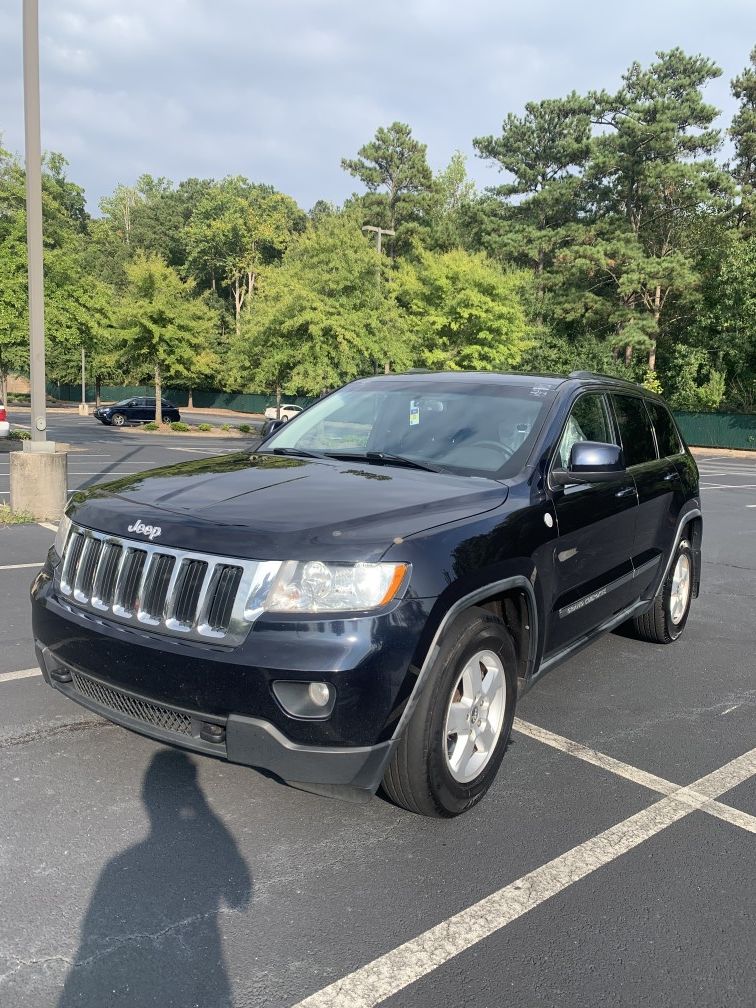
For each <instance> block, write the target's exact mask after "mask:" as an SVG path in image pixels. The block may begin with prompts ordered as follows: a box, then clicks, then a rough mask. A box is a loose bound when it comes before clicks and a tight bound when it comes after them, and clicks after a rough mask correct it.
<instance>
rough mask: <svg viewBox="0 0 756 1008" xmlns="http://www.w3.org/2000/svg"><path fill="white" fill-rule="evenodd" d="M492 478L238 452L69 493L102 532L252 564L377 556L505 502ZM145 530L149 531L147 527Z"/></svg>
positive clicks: (77, 513) (76, 514) (82, 518)
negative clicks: (146, 537)
mask: <svg viewBox="0 0 756 1008" xmlns="http://www.w3.org/2000/svg"><path fill="white" fill-rule="evenodd" d="M506 496H507V487H506V486H505V485H503V484H502V483H498V482H496V481H494V480H487V479H481V478H477V477H466V476H454V475H447V474H442V473H430V472H423V471H421V470H417V469H405V468H401V467H399V466H389V465H383V464H381V463H377V464H366V463H363V462H356V461H355V462H344V461H336V460H331V459H323V460H320V459H303V458H302V459H300V458H290V457H284V456H279V455H272V454H264V453H259V454H252V455H250V454H248V453H247V452H243V453H242V452H238V453H236V452H235V453H233V454H228V455H222V456H218V457H214V458H208V459H202V460H199V461H191V462H184V463H179V464H177V465H172V466H165V467H163V468H160V469H153V470H150V471H147V472H143V473H138V474H134V475H129V476H128V477H127V478H124V479H120V480H116V481H115V482H112V483H107V484H104V485H101V486H97V487H94V488H92V489H91V490H87V491H84V492H79V493H76V494H75V495H74V497H73V502H72V505H71V507H70V509H69V512H68V513H69V515H70V516H71V517H72V518H73V520H74V521H76V522H78V523H80V524H82V525H84V526H86V527H88V528H93V529H97V530H99V531H102V532H109V533H112V534H114V535H118V536H125V537H127V538H135V539H139V538H141V536H140V534H139V533H137V532H135V531H134V530H132V531H129V526H130V525H131V526H133V525H136V523H137V522H141V523H142V524H143V525H152V526H153V528H154V526H158V527H159V528H160V533H159V534H158V535H155V536H154V537H153V539H152V540H151V541H152V544H153V545H157V544H160V543H162V544H165V545H166V546H174V547H177V548H180V549H189V550H199V551H204V552H211V553H220V554H225V555H226V556H239V557H249V558H251V559H256V560H273V559H275V560H280V559H289V558H291V559H303V560H307V559H313V558H315V557H320V558H322V559H326V560H327V559H333V560H338V559H342V560H347V561H354V560H374V559H377V558H378V557H380V556H381V555H382V554H383V553H384V552H385V550H386V549H387V548H388V547H389V546H391V545H392V544H393V543H395V542H396V541H397V540H401V539H403V538H406V537H407V536H411V535H413V534H415V533H417V532H422V531H425V530H426V529H429V528H432V527H434V526H436V525H443V524H446V523H447V522H452V521H458V520H460V519H464V518H467V517H471V516H473V515H476V514H480V513H482V512H484V511H490V510H492V509H494V508H496V507H498V506H500V505H501V504H503V503H504V501H505V500H506ZM148 534H149V533H148Z"/></svg>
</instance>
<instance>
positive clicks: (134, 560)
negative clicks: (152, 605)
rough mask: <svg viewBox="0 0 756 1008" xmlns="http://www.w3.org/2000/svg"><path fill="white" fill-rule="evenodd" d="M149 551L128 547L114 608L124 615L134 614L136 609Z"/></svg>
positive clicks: (117, 585)
mask: <svg viewBox="0 0 756 1008" xmlns="http://www.w3.org/2000/svg"><path fill="white" fill-rule="evenodd" d="M146 559H147V553H146V552H145V551H144V550H140V549H128V550H127V551H126V555H125V556H124V559H123V563H122V564H121V570H120V572H119V575H118V583H117V584H116V592H115V601H114V603H113V606H114V608H115V607H117V610H116V611H118V610H120V611H121V612H122V613H123V614H124V615H126V614H128V615H132V614H133V613H134V612H135V610H136V602H137V592H138V588H139V582H140V581H141V578H142V570H143V568H144V564H145V561H146Z"/></svg>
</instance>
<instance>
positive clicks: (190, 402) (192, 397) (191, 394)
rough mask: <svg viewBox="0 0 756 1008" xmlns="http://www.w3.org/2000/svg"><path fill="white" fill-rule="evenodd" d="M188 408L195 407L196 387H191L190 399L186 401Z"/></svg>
mask: <svg viewBox="0 0 756 1008" xmlns="http://www.w3.org/2000/svg"><path fill="white" fill-rule="evenodd" d="M186 407H187V409H194V389H189V399H188V400H187V403H186Z"/></svg>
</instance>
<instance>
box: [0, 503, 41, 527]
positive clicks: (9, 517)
mask: <svg viewBox="0 0 756 1008" xmlns="http://www.w3.org/2000/svg"><path fill="white" fill-rule="evenodd" d="M34 520H35V519H34V518H32V516H31V515H28V514H24V512H23V511H11V509H10V507H9V506H8V505H7V504H0V525H27V524H28V523H29V522H33V521H34Z"/></svg>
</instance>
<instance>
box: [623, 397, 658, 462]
mask: <svg viewBox="0 0 756 1008" xmlns="http://www.w3.org/2000/svg"><path fill="white" fill-rule="evenodd" d="M612 401H613V402H614V412H615V413H616V414H617V423H618V424H619V430H620V437H621V438H622V450H623V452H624V453H625V465H626V466H634V465H639V464H640V463H641V462H649V461H651V460H652V459H655V458H656V446H655V445H654V433H653V430H652V429H651V421H650V420H649V418H648V413H647V412H646V407H645V405H644V402H643V400H642V399H638V398H636V397H635V396H623V395H613V396H612Z"/></svg>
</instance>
